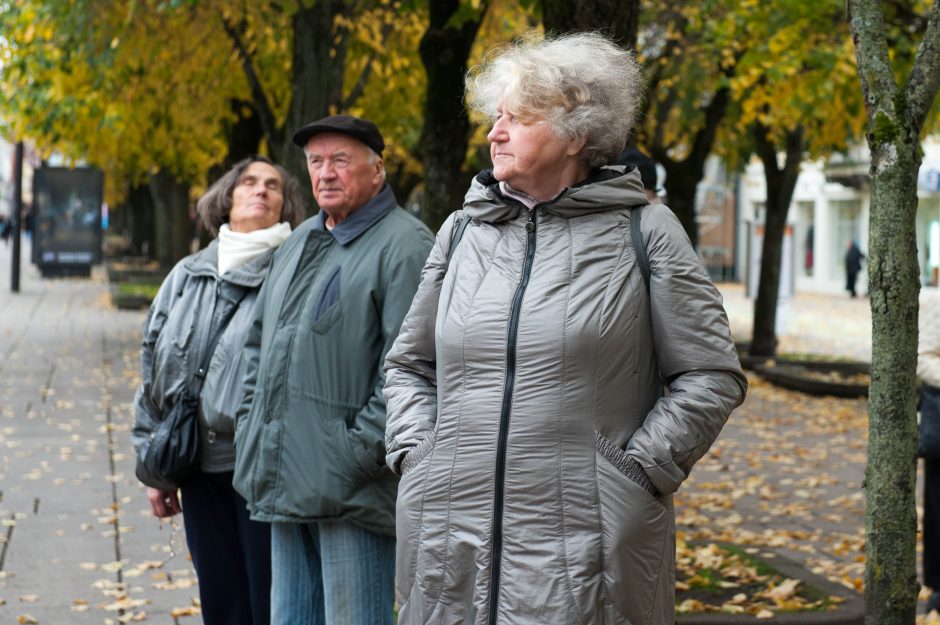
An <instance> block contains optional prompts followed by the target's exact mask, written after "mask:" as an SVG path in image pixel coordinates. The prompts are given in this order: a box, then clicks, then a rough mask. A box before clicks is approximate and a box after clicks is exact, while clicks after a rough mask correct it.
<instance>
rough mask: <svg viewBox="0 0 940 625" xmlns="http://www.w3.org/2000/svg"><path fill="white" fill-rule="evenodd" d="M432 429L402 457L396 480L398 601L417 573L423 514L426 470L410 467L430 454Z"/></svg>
mask: <svg viewBox="0 0 940 625" xmlns="http://www.w3.org/2000/svg"><path fill="white" fill-rule="evenodd" d="M435 439H436V433H433V432H432V433H431V434H430V435H428V436H427V437H426V438H425V439H424V440H423V441H421V442H420V443H418V445H417V446H415V448H414V449H412V450H411V451H410V452H408V455H406V456H405V459H404V460H403V461H402V477H401V481H400V482H399V484H398V500H397V502H396V505H395V539H396V543H395V550H396V554H395V555H396V557H395V593H396V596H397V599H398V605H399V606H402V608H404V606H405V605H406V604H407V603H408V600H409V597H410V595H411V591H412V588H413V586H414V582H415V577H416V576H417V568H418V554H419V552H420V551H421V548H422V545H421V526H422V520H423V517H424V495H425V490H426V484H427V479H426V476H425V479H422V475H425V474H426V473H427V472H426V471H414V469H416V468H417V467H418V465H419V464H421V463H422V461H424V460H425V459H427V458H429V457H430V456H431V450H432V449H434V441H435Z"/></svg>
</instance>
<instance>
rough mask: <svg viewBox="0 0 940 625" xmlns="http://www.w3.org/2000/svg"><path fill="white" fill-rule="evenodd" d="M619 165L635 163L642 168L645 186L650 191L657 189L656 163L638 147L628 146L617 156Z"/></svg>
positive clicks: (642, 178)
mask: <svg viewBox="0 0 940 625" xmlns="http://www.w3.org/2000/svg"><path fill="white" fill-rule="evenodd" d="M617 164H618V165H633V166H634V167H636V168H637V169H639V170H640V180H642V181H643V188H644V189H649V190H650V191H655V190H656V165H654V164H653V161H651V160H650V157H648V156H647V155H646V154H643V152H640V151H639V150H638V149H636V148H627V149H625V150H624V151H623V152H621V153H620V156H618V157H617Z"/></svg>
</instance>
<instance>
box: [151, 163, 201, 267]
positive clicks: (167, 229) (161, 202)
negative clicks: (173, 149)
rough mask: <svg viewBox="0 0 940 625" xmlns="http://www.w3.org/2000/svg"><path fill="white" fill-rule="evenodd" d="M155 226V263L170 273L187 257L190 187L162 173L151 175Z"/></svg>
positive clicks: (190, 236)
mask: <svg viewBox="0 0 940 625" xmlns="http://www.w3.org/2000/svg"><path fill="white" fill-rule="evenodd" d="M150 194H151V197H152V199H153V207H154V222H155V225H156V228H155V230H156V237H155V238H156V259H157V261H159V262H160V266H161V267H162V268H163V269H166V270H169V269H171V268H172V267H173V265H175V264H176V263H177V261H179V260H180V259H181V258H183V257H184V256H186V255H188V254H189V249H190V248H189V246H190V243H191V241H192V239H193V225H192V221H191V220H190V218H189V184H188V183H184V182H180V181H179V180H178V179H177V178H176V177H175V176H173V175H172V174H169V173H167V172H165V171H159V172H157V173H155V174H151V175H150Z"/></svg>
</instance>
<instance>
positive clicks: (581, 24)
mask: <svg viewBox="0 0 940 625" xmlns="http://www.w3.org/2000/svg"><path fill="white" fill-rule="evenodd" d="M639 20H640V2H639V0H627V1H626V2H623V1H621V0H542V24H543V25H544V26H545V32H547V33H567V32H577V31H587V30H596V31H599V32H601V33H603V34H605V35H607V36H608V37H610V38H611V39H613V40H614V41H616V42H617V43H619V44H620V45H622V46H624V47H627V48H630V49H631V50H633V49H635V48H636V33H637V28H638V25H639Z"/></svg>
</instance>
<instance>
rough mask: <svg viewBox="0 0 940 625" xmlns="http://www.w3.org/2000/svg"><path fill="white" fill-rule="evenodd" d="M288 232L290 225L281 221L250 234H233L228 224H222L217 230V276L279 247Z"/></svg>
mask: <svg viewBox="0 0 940 625" xmlns="http://www.w3.org/2000/svg"><path fill="white" fill-rule="evenodd" d="M290 231H291V227H290V224H289V223H287V222H283V221H282V222H281V223H277V224H274V225H273V226H271V227H270V228H264V229H261V230H253V231H251V232H233V231H232V229H231V228H229V226H228V224H222V227H221V228H219V275H220V276H221V275H222V274H224V273H225V272H226V271H229V270H230V269H235V268H236V267H241V266H242V265H244V264H245V263H247V262H250V261H252V260H254V259H256V258H258V257H259V256H261V255H262V254H264V253H265V252H267V251H268V250H272V249H274V248H276V247H278V246H280V245H281V243H283V242H284V241H285V240H286V239H287V237H288V235H290Z"/></svg>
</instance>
